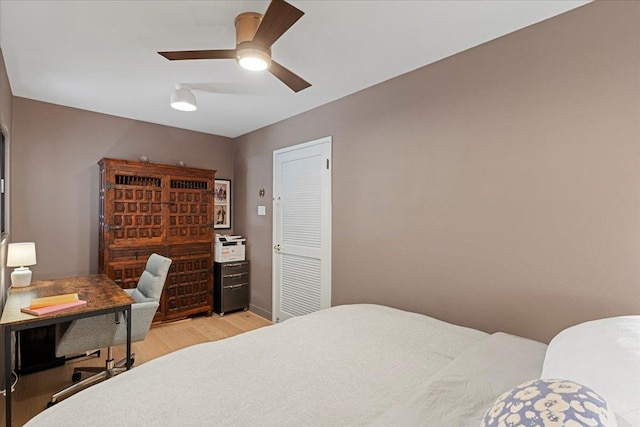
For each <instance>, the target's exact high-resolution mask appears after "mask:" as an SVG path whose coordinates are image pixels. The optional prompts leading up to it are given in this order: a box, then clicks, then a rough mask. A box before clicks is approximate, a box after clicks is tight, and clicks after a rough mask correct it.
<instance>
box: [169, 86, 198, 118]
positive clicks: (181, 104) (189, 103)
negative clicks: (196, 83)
mask: <svg viewBox="0 0 640 427" xmlns="http://www.w3.org/2000/svg"><path fill="white" fill-rule="evenodd" d="M171 108H174V109H176V110H180V111H195V110H197V109H198V106H197V104H196V97H195V95H194V94H193V93H192V92H191V90H190V88H189V87H188V86H185V85H179V84H178V85H176V90H174V91H173V93H172V94H171Z"/></svg>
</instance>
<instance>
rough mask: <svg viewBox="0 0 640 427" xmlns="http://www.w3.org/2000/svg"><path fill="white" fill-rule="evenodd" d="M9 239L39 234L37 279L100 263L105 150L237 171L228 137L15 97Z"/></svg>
mask: <svg viewBox="0 0 640 427" xmlns="http://www.w3.org/2000/svg"><path fill="white" fill-rule="evenodd" d="M13 108H14V109H13V117H14V125H13V141H14V143H13V147H12V153H11V163H12V172H11V182H12V204H13V211H12V214H13V217H12V223H11V226H12V241H35V242H36V251H37V258H38V264H37V265H35V266H33V267H32V270H33V275H34V280H37V279H41V278H54V277H64V276H70V275H77V274H88V273H96V272H97V271H98V258H97V257H98V165H97V162H98V161H99V160H100V159H101V158H102V157H113V158H120V159H132V160H135V159H137V158H138V157H139V156H141V155H143V154H144V155H146V156H147V157H149V158H150V160H151V161H152V162H156V163H167V164H175V163H176V162H178V161H180V160H182V161H184V162H186V164H187V165H188V166H193V167H200V168H207V169H216V170H217V171H218V173H217V174H216V176H217V177H219V178H231V177H233V159H232V156H233V146H232V144H231V140H230V139H229V138H225V137H220V136H213V135H208V134H203V133H198V132H192V131H188V130H182V129H175V128H171V127H166V126H160V125H155V124H151V123H145V122H139V121H135V120H129V119H124V118H120V117H114V116H108V115H105V114H98V113H92V112H89V111H84V110H77V109H74V108H68V107H63V106H59V105H53V104H47V103H44V102H39V101H33V100H29V99H24V98H19V97H15V98H14V104H13Z"/></svg>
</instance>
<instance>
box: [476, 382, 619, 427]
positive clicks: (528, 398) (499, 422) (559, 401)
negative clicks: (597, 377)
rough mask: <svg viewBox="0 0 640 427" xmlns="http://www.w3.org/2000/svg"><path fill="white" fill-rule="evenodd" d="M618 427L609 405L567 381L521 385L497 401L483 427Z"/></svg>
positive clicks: (581, 387) (592, 392) (484, 419)
mask: <svg viewBox="0 0 640 427" xmlns="http://www.w3.org/2000/svg"><path fill="white" fill-rule="evenodd" d="M516 426H518V427H519V426H540V427H561V426H566V427H583V426H589V427H617V423H616V418H615V416H614V415H613V412H612V411H610V410H609V408H608V406H607V403H606V402H605V401H604V399H603V398H602V397H600V395H598V394H597V393H596V392H594V391H593V390H591V389H590V388H589V387H586V386H583V385H580V384H576V383H574V382H571V381H565V380H549V379H544V380H534V381H529V382H526V383H524V384H520V385H519V386H517V387H516V388H514V389H512V390H509V391H508V392H506V393H504V394H503V395H502V396H500V397H499V398H498V400H496V401H495V403H494V404H493V406H492V407H491V408H489V410H488V411H487V413H486V414H485V416H484V418H483V420H482V424H481V427H516Z"/></svg>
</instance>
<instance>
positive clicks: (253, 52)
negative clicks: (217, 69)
mask: <svg viewBox="0 0 640 427" xmlns="http://www.w3.org/2000/svg"><path fill="white" fill-rule="evenodd" d="M262 16H263V15H262V14H260V13H256V12H244V13H241V14H240V15H238V16H237V17H236V21H235V24H236V60H237V61H238V62H239V63H240V65H242V66H243V67H245V68H249V69H264V68H269V66H271V49H270V48H268V47H264V46H262V45H260V44H258V43H255V42H254V41H253V37H254V36H255V34H256V30H257V29H258V27H259V26H260V22H262ZM247 60H248V61H254V62H253V63H254V64H255V63H256V62H255V61H258V64H260V65H259V66H258V68H253V67H252V66H251V65H249V66H247V63H246V62H244V61H247ZM260 61H261V62H260ZM254 66H255V65H254Z"/></svg>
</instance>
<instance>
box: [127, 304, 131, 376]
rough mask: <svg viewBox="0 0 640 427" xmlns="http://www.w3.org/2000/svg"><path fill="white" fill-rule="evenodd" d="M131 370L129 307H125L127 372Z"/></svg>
mask: <svg viewBox="0 0 640 427" xmlns="http://www.w3.org/2000/svg"><path fill="white" fill-rule="evenodd" d="M129 369H131V305H129V306H128V307H127V371H128V370H129Z"/></svg>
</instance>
